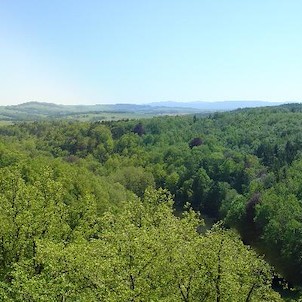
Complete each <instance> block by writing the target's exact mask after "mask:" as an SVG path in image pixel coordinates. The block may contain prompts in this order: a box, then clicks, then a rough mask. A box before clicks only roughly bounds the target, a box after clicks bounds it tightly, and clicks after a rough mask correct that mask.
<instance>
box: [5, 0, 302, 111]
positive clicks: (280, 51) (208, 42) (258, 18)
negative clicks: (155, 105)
mask: <svg viewBox="0 0 302 302" xmlns="http://www.w3.org/2000/svg"><path fill="white" fill-rule="evenodd" d="M301 16H302V1H300V0H296V1H292V0H250V1H248V0H187V1H185V0H152V1H151V0H150V1H148V0H136V1H135V0H98V1H97V0H95V1H89V0H85V1H83V0H81V1H77V0H36V1H34V0H26V1H25V0H0V81H1V86H0V88H1V89H0V104H1V105H3V104H16V103H21V102H25V101H33V100H34V101H47V102H55V103H62V104H72V103H74V104H94V103H121V102H135V103H145V102H152V101H163V100H165V101H167V100H170V101H172V100H173V101H221V100H271V101H302V83H301V81H302V17H301Z"/></svg>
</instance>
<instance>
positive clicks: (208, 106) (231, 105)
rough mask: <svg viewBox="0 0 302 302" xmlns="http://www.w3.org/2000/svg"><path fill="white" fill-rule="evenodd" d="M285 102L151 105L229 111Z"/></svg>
mask: <svg viewBox="0 0 302 302" xmlns="http://www.w3.org/2000/svg"><path fill="white" fill-rule="evenodd" d="M282 104H285V102H268V101H256V100H255V101H220V102H173V101H167V102H154V103H150V105H151V106H166V107H181V108H194V109H201V110H206V111H213V110H215V111H216V110H217V111H221V110H223V111H228V110H235V109H239V108H255V107H266V106H278V105H282Z"/></svg>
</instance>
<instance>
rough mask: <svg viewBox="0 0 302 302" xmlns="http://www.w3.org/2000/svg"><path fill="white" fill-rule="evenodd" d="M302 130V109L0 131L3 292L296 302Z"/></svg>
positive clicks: (6, 296) (53, 297)
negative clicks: (206, 222)
mask: <svg viewBox="0 0 302 302" xmlns="http://www.w3.org/2000/svg"><path fill="white" fill-rule="evenodd" d="M27 106H29V107H31V106H32V107H35V106H37V104H35V103H31V104H23V105H21V107H23V108H24V107H25V110H28V108H27ZM44 106H45V107H48V106H49V105H44ZM19 107H20V106H19ZM51 107H52V106H51ZM58 107H60V106H59V105H58ZM58 107H55V106H54V107H53V110H54V111H55V110H57V109H58ZM73 110H74V109H73ZM301 129H302V105H301V104H288V105H282V106H275V107H263V108H249V109H238V110H235V111H231V112H216V113H211V114H207V115H204V114H194V115H182V116H158V117H153V118H145V119H139V120H134V119H133V120H120V121H103V122H79V121H74V122H72V123H70V122H69V121H68V120H66V119H64V118H62V119H57V120H46V121H38V122H21V123H16V124H14V125H7V126H1V127H0V141H1V144H0V153H1V158H0V215H1V217H0V238H1V240H2V241H1V245H0V246H1V249H0V259H1V261H0V266H1V274H0V289H1V290H0V298H1V300H3V301H26V300H27V301H41V300H43V299H44V300H45V301H58V300H63V299H65V301H74V300H76V299H78V300H79V301H98V300H102V301H125V302H126V301H131V300H133V301H137V300H138V301H139V300H141V301H144V300H145V301H148V299H150V297H152V299H153V300H154V301H160V300H162V301H200V300H204V301H208V302H212V301H217V297H219V299H220V301H238V302H239V301H255V302H257V301H282V298H281V297H280V295H279V294H278V292H281V293H282V295H283V298H284V299H287V300H286V301H293V300H290V299H296V300H297V301H298V299H299V296H300V292H299V291H298V289H299V287H300V286H301V285H302V273H301V272H302V261H301V259H302V240H301V238H302V237H301V236H302V235H301V234H302V218H301V217H302V205H301V199H302V193H301V187H302V175H301V167H302V135H301ZM199 211H200V212H201V213H202V214H203V215H206V217H209V218H211V219H212V220H215V221H217V222H218V224H216V225H215V226H214V227H213V228H212V229H211V230H210V231H205V230H204V227H203V220H202V219H201V217H200V216H199V214H198V212H199ZM174 214H177V215H174ZM197 230H198V231H199V232H197ZM247 244H249V245H251V246H252V247H253V248H254V249H255V250H253V249H251V248H250V247H249V246H248V245H247ZM256 251H257V253H258V254H257V253H256ZM263 257H264V259H265V260H264V259H263ZM279 281H280V282H281V283H282V282H283V284H284V285H285V287H286V286H287V287H288V284H287V282H290V283H289V286H291V290H286V289H283V288H282V285H280V284H279ZM300 298H301V296H300Z"/></svg>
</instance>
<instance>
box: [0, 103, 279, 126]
mask: <svg viewBox="0 0 302 302" xmlns="http://www.w3.org/2000/svg"><path fill="white" fill-rule="evenodd" d="M281 104H283V103H278V102H264V101H225V102H187V103H185V102H172V101H168V102H153V103H149V104H140V105H138V104H96V105H60V104H54V103H47V102H33V101H31V102H25V103H22V104H19V105H11V106H0V120H2V121H24V120H41V119H46V118H52V119H56V118H66V119H76V120H89V121H97V120H109V119H113V120H114V119H122V118H142V117H151V116H156V115H176V114H193V113H209V112H214V111H229V110H235V109H238V108H246V107H263V106H276V105H281Z"/></svg>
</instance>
